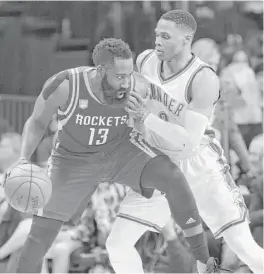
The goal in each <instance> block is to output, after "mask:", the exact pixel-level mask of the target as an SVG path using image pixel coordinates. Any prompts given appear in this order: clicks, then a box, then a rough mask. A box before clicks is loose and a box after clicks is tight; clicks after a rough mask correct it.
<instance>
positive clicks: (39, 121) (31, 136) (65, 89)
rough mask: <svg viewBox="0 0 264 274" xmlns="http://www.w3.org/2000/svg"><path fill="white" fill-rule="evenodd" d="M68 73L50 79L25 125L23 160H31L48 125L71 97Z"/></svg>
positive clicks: (22, 149)
mask: <svg viewBox="0 0 264 274" xmlns="http://www.w3.org/2000/svg"><path fill="white" fill-rule="evenodd" d="M67 77H68V72H67V71H63V72H61V73H59V74H57V75H55V76H54V77H52V78H51V79H49V80H48V81H47V82H46V83H45V85H44V87H43V89H42V91H41V93H40V95H39V96H38V98H37V100H36V102H35V106H34V109H33V113H32V114H31V116H30V117H29V119H28V120H27V122H26V123H25V125H24V129H23V134H22V147H21V158H25V159H27V160H29V159H30V157H31V156H32V154H33V153H34V151H35V149H36V148H37V146H38V145H39V143H40V141H41V139H42V137H43V135H44V133H45V130H46V127H47V125H48V123H49V122H50V121H51V119H52V116H53V114H54V113H56V112H57V110H58V108H59V107H63V106H64V105H65V104H66V102H67V100H68V96H69V84H68V80H67Z"/></svg>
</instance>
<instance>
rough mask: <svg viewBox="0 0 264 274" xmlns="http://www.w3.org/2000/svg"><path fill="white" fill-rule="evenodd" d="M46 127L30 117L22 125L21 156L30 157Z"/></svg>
mask: <svg viewBox="0 0 264 274" xmlns="http://www.w3.org/2000/svg"><path fill="white" fill-rule="evenodd" d="M45 130H46V127H45V126H44V125H41V124H40V123H38V122H37V121H36V120H35V119H33V118H32V117H30V118H29V119H28V120H27V122H26V123H25V125H24V129H23V136H22V146H21V153H20V155H21V157H23V158H26V159H30V158H31V156H32V154H33V153H34V151H35V150H36V148H37V147H38V145H39V143H40V141H41V139H42V137H43V136H44V134H45Z"/></svg>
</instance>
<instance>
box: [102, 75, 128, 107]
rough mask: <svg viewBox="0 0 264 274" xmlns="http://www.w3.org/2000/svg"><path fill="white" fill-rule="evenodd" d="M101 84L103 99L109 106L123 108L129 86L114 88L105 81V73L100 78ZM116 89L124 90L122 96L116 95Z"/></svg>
mask: <svg viewBox="0 0 264 274" xmlns="http://www.w3.org/2000/svg"><path fill="white" fill-rule="evenodd" d="M101 85H102V90H103V94H104V99H105V101H106V103H107V104H108V105H109V106H111V107H114V108H123V107H124V106H125V105H126V103H127V100H128V95H129V91H130V88H128V89H124V88H120V89H114V88H113V87H112V86H111V85H110V84H109V82H108V81H107V77H106V75H105V76H104V78H103V79H102V82H101ZM118 91H121V92H124V95H123V97H122V98H118V97H117V92H118Z"/></svg>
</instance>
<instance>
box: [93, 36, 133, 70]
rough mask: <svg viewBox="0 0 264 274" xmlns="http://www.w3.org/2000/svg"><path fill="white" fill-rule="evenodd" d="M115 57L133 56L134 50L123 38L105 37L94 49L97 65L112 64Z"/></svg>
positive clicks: (128, 57)
mask: <svg viewBox="0 0 264 274" xmlns="http://www.w3.org/2000/svg"><path fill="white" fill-rule="evenodd" d="M115 58H117V59H130V58H132V51H131V49H130V47H129V45H128V44H127V43H125V42H124V41H123V40H121V39H116V38H105V39H103V40H101V41H100V42H99V43H98V44H97V45H96V46H95V48H94V50H93V63H94V65H95V66H98V65H106V64H110V63H111V64H112V63H114V60H115Z"/></svg>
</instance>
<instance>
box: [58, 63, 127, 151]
mask: <svg viewBox="0 0 264 274" xmlns="http://www.w3.org/2000/svg"><path fill="white" fill-rule="evenodd" d="M93 69H95V68H92V67H78V68H74V69H70V70H69V87H70V93H69V99H68V105H67V107H66V110H64V111H62V110H58V119H59V127H58V132H57V134H56V137H55V148H58V147H60V148H61V149H63V150H64V151H66V152H68V153H72V154H86V153H96V152H109V151H112V150H114V149H115V148H116V147H117V146H118V145H119V144H120V143H121V142H122V141H123V140H124V139H125V138H129V133H130V132H131V128H130V127H128V125H127V121H128V114H127V112H125V111H124V109H123V108H112V107H109V106H107V105H105V104H102V103H101V102H100V101H99V100H98V99H97V98H96V97H95V95H94V94H93V92H92V90H91V87H90V84H89V79H88V72H89V71H91V70H93Z"/></svg>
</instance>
